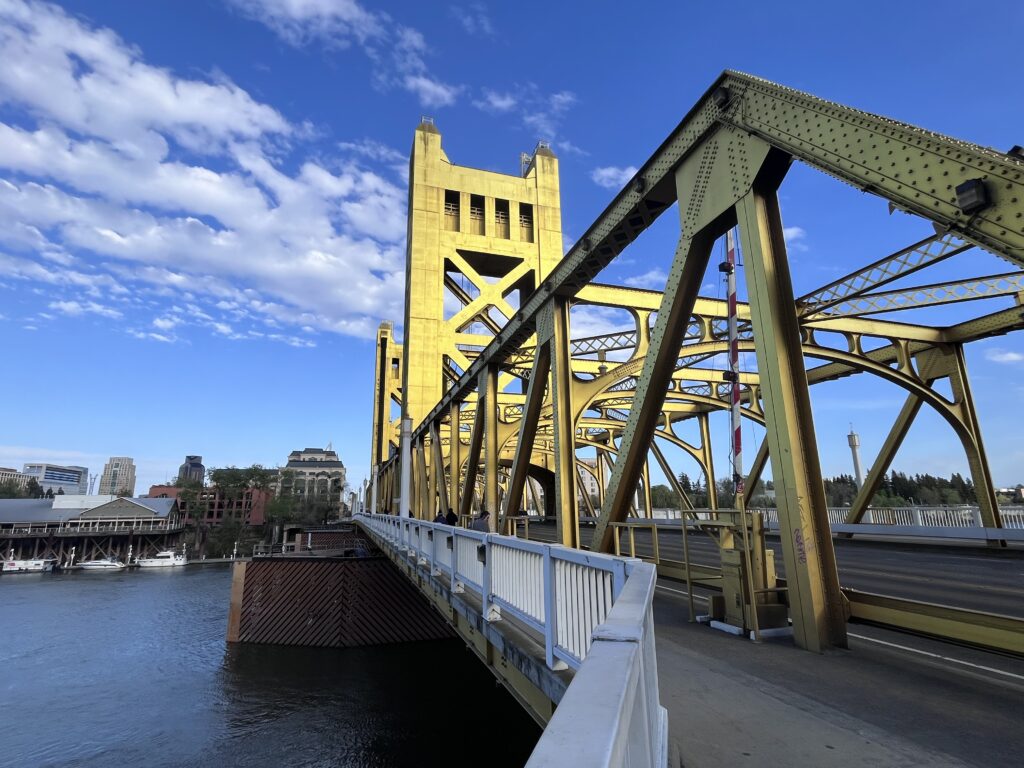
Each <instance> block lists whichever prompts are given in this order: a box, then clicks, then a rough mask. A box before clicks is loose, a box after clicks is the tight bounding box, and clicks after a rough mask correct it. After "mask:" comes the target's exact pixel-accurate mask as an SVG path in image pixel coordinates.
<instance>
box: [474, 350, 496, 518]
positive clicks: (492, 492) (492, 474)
mask: <svg viewBox="0 0 1024 768" xmlns="http://www.w3.org/2000/svg"><path fill="white" fill-rule="evenodd" d="M480 392H481V394H482V395H483V397H482V398H481V399H480V400H478V401H477V406H476V407H477V408H478V409H479V410H482V411H483V413H484V510H485V511H486V512H488V514H489V516H488V518H487V524H488V527H489V528H490V530H491V532H492V533H493V532H494V531H496V530H497V519H498V512H499V510H498V446H499V445H500V443H499V441H498V367H497V366H489V367H488V368H485V369H484V373H483V374H482V375H481V377H480Z"/></svg>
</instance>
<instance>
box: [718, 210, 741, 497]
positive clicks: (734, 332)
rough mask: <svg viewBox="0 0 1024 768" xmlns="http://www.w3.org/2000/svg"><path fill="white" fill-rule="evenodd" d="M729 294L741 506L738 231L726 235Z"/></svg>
mask: <svg viewBox="0 0 1024 768" xmlns="http://www.w3.org/2000/svg"><path fill="white" fill-rule="evenodd" d="M722 271H723V272H725V275H726V291H727V293H728V295H729V375H728V376H727V377H726V379H727V380H728V381H729V382H730V383H731V384H732V392H731V402H732V407H731V409H730V415H731V417H732V419H731V422H732V480H733V483H734V484H735V487H736V499H737V504H740V503H742V499H743V484H744V481H743V432H742V429H741V424H740V339H739V328H738V323H737V316H736V311H737V310H736V237H735V229H730V230H729V231H728V232H726V233H725V264H723V265H722Z"/></svg>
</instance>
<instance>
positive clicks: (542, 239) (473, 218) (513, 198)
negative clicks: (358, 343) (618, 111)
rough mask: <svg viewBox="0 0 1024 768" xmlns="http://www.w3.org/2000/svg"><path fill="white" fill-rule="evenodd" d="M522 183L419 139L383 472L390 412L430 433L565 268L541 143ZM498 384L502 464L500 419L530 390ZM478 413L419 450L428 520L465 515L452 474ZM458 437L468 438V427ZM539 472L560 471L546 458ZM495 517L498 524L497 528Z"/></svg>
mask: <svg viewBox="0 0 1024 768" xmlns="http://www.w3.org/2000/svg"><path fill="white" fill-rule="evenodd" d="M521 171H522V172H521V175H509V174H503V173H496V172H493V171H486V170H480V169H476V168H469V167H466V166H459V165H455V164H454V163H452V162H451V161H450V160H449V159H448V156H447V154H445V151H444V149H443V148H442V145H441V133H440V132H439V131H438V129H437V127H436V126H435V125H434V123H433V121H432V120H430V119H429V118H424V119H423V121H422V122H421V123H420V125H419V126H418V127H417V129H416V132H415V135H414V139H413V147H412V153H411V159H410V166H409V231H408V238H407V241H408V245H407V251H406V291H405V318H404V323H403V343H402V344H401V345H397V344H396V343H395V341H394V338H393V333H392V329H391V327H390V324H387V323H386V324H382V326H381V330H380V331H379V333H378V361H377V368H378V370H377V388H376V396H375V408H374V435H373V446H374V447H373V462H374V463H375V464H379V463H381V462H384V461H386V459H387V458H388V456H389V454H390V453H391V452H392V450H396V449H397V448H398V443H399V425H400V419H397V418H390V417H389V415H388V414H389V412H390V402H389V401H391V400H394V399H400V402H401V406H400V407H401V416H404V417H405V418H409V419H411V420H412V423H413V424H414V425H416V424H419V423H421V422H422V421H423V420H424V418H425V417H426V416H427V415H428V414H429V413H430V412H431V409H433V408H434V407H435V406H436V405H437V403H438V402H439V401H440V400H441V398H442V397H443V395H444V394H445V393H446V392H447V391H448V389H449V388H450V386H451V385H452V383H454V382H456V381H458V379H459V376H461V375H462V374H463V372H465V371H466V370H467V369H468V368H469V367H470V365H471V364H472V362H473V360H475V359H476V357H477V356H478V354H479V353H480V351H482V350H483V349H484V348H485V347H486V346H487V344H488V343H489V342H490V341H491V339H492V338H493V337H494V335H495V334H496V333H497V332H498V331H499V330H500V329H501V327H502V326H504V325H505V324H506V323H507V322H508V321H509V320H511V319H512V317H513V316H514V315H515V313H516V312H517V310H518V309H519V303H520V301H521V300H522V299H525V298H526V297H527V296H528V295H530V294H531V293H532V292H533V290H534V289H535V288H536V287H537V286H538V285H539V284H540V283H541V281H543V279H544V278H545V277H547V275H548V274H549V273H550V272H551V271H552V269H554V267H555V266H556V265H557V264H558V263H559V261H561V259H562V255H563V245H562V222H561V204H560V193H559V178H558V158H557V157H556V156H555V154H554V153H553V152H552V151H551V149H550V147H549V146H548V145H547V144H546V143H544V142H540V143H538V145H537V148H536V149H535V151H534V153H533V154H532V156H530V155H527V156H524V162H523V163H522V169H521ZM385 326H386V327H385ZM386 350H389V351H386ZM396 350H399V351H400V353H401V365H400V377H401V387H400V389H397V388H391V389H389V387H392V386H393V384H394V383H395V381H396V378H395V377H396V375H399V367H397V366H396V364H395V361H396ZM491 375H492V378H493V379H494V382H493V384H494V386H493V387H492V392H494V393H495V398H494V399H495V400H496V404H497V406H498V407H497V408H494V409H490V411H491V412H492V413H493V416H494V417H493V418H492V419H491V423H490V424H488V425H487V426H486V427H485V428H484V430H483V431H484V433H485V434H486V438H485V442H486V443H488V444H490V446H491V447H492V450H491V451H490V452H489V453H488V452H485V454H486V455H487V456H488V460H491V461H495V462H497V461H499V459H498V457H497V454H498V453H500V452H501V449H500V448H498V449H497V450H493V448H495V447H497V446H500V445H501V444H503V443H504V442H505V441H506V439H507V437H508V433H509V432H510V430H508V429H504V428H503V426H502V422H503V419H502V417H501V412H500V409H501V408H502V407H506V406H511V407H519V408H521V407H522V403H523V393H522V385H521V384H520V381H521V379H519V378H517V377H515V376H512V375H511V374H508V373H501V372H499V371H497V370H496V369H495V370H494V371H492V372H491ZM478 410H479V409H478V408H477V398H476V397H475V396H474V397H471V398H469V399H467V400H466V401H465V402H463V403H459V404H455V405H454V406H453V409H452V414H450V415H449V418H448V423H447V429H446V430H444V431H442V432H439V433H438V434H437V435H434V436H433V437H428V438H427V439H426V441H424V440H420V441H418V442H417V443H416V445H415V446H414V448H413V455H414V457H415V458H414V459H413V462H412V484H413V507H414V509H415V511H416V512H417V513H420V512H421V511H422V513H423V514H431V516H432V512H429V510H433V509H434V505H435V499H439V498H440V499H441V501H443V502H444V506H445V508H446V509H447V508H451V507H454V508H456V510H458V509H459V508H460V507H462V503H461V500H460V499H459V498H458V493H457V490H456V489H455V488H454V486H455V485H457V484H456V483H450V482H449V483H447V485H450V486H453V487H452V488H451V489H449V490H447V491H446V481H445V477H444V469H443V467H444V466H447V465H449V464H451V460H450V453H451V446H452V437H451V435H452V432H453V430H452V425H453V424H454V425H458V424H460V422H465V421H470V422H471V421H473V420H474V419H476V418H477V411H478ZM488 427H489V428H488ZM454 432H455V434H459V429H458V427H457V426H456V428H455V429H454ZM463 442H465V443H467V445H468V443H469V442H470V441H469V434H468V432H467V433H466V434H463V435H462V436H461V439H459V440H457V441H456V444H455V448H454V450H455V463H456V464H457V465H459V466H460V467H461V465H462V463H463V462H464V461H465V456H464V455H463V452H462V450H461V449H462V447H463V446H462V443H463ZM509 450H510V449H509ZM491 455H493V458H491ZM460 458H461V461H460ZM537 460H538V462H540V463H541V464H544V463H545V462H547V461H548V459H547V458H546V457H545V456H541V455H538V459H537ZM439 466H440V467H441V468H442V469H441V475H440V476H438V475H437V467H439ZM472 471H474V472H475V469H474V470H472ZM491 488H493V490H491ZM489 490H490V491H491V492H490V493H489V494H488V497H489V498H484V499H481V500H479V503H482V504H483V505H484V506H485V507H488V508H489V511H491V512H492V513H496V512H497V504H498V499H497V498H496V495H495V493H494V491H496V490H497V488H496V487H495V486H493V484H492V485H491V487H489ZM446 493H447V497H446V498H443V497H445V495H446ZM397 495H398V494H397V491H396V492H395V493H394V496H395V497H397ZM382 498H384V499H388V498H391V497H390V496H388V495H386V494H385V495H383V496H382ZM428 499H429V501H428ZM469 503H470V502H469V501H467V502H466V504H467V505H468V504H469ZM428 508H429V510H428ZM467 508H468V506H467ZM495 517H496V514H492V520H493V519H494V518H495Z"/></svg>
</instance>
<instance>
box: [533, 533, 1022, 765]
mask: <svg viewBox="0 0 1024 768" xmlns="http://www.w3.org/2000/svg"><path fill="white" fill-rule="evenodd" d="M592 531H593V529H592V528H584V529H583V530H582V531H581V538H583V540H584V542H586V541H588V540H589V538H590V535H591V533H592ZM553 534H554V530H553V527H552V526H550V525H534V524H531V526H530V538H533V539H547V540H550V539H551V538H552V537H553ZM675 536H676V539H679V535H678V534H676V535H675ZM626 541H627V539H626V537H625V536H623V546H624V547H627V546H628V545H627V544H626ZM636 542H637V549H638V550H639V553H640V554H649V553H650V540H649V534H646V533H641V531H639V530H638V531H637V532H636ZM659 542H660V547H661V553H662V555H663V556H667V557H669V558H672V559H679V560H681V559H682V545H681V541H679V540H675V541H674V540H672V539H671V538H670V536H664V535H663V536H662V537H661V538H659ZM690 544H691V547H690V551H691V556H692V557H693V558H694V561H695V562H700V563H705V564H708V565H711V564H716V561H717V548H716V547H715V545H714V544H713V543H712V542H710V541H708V540H706V538H705V540H704V541H701V540H700V537H698V536H692V537H691V538H690ZM769 545H770V546H772V547H773V548H774V549H776V562H777V564H778V568H779V572H780V575H783V573H782V570H783V569H782V558H781V553H779V552H778V541H777V539H776V540H775V541H770V542H769ZM836 557H837V561H838V564H839V571H840V581H841V582H842V584H843V586H846V587H852V588H856V589H862V590H865V591H871V592H879V593H881V594H887V595H893V596H896V597H906V598H910V599H915V600H927V601H929V602H939V603H946V604H951V605H960V606H964V607H968V608H975V609H979V610H985V611H993V612H998V613H1004V614H1008V615H1012V616H1024V551H1021V550H1019V549H1017V550H1009V551H1008V550H995V549H988V548H974V547H969V548H964V549H959V548H952V547H937V548H930V547H926V546H924V545H920V544H907V543H890V542H877V541H858V540H856V539H854V540H837V541H836ZM706 594H707V593H706V592H701V591H697V593H696V594H695V600H696V601H697V610H698V612H700V611H701V610H702V609H703V608H704V607H705V595H706ZM654 617H655V627H656V643H657V650H658V672H659V674H658V677H659V681H660V695H661V701H662V704H663V705H664V706H665V707H666V708H667V709H668V711H669V731H670V741H671V744H672V760H671V761H670V763H671V765H673V766H680V765H683V766H686V768H724V767H725V766H737V765H740V766H742V765H747V766H776V765H778V766H815V767H817V766H821V767H822V768H846V767H847V766H878V767H880V768H904V767H906V766H942V767H945V766H949V767H953V766H986V767H988V766H1021V765H1024V757H1022V756H1024V729H1022V728H1021V723H1022V717H1024V655H1022V657H1012V656H1008V655H1003V654H997V653H990V652H987V651H983V650H980V649H974V648H965V647H960V646H955V645H951V644H948V643H944V642H941V641H938V640H934V639H929V638H923V637H917V636H914V635H908V634H903V633H899V632H895V631H891V630H887V629H883V628H880V627H873V626H866V625H858V624H851V625H849V649H847V650H833V651H829V652H827V653H825V654H815V653H810V652H807V651H804V650H801V649H798V648H796V647H795V646H794V645H793V643H792V640H791V638H788V637H781V638H774V639H767V640H765V641H764V642H762V643H753V642H751V641H750V640H749V639H747V638H742V637H736V636H733V635H729V634H726V633H723V632H717V631H715V630H712V629H710V628H708V627H707V626H705V625H702V624H697V623H692V622H690V617H689V611H688V605H687V599H686V587H685V584H682V583H679V582H676V581H672V580H670V579H665V578H660V579H659V583H658V586H657V588H656V594H655V599H654ZM1022 652H1024V649H1022Z"/></svg>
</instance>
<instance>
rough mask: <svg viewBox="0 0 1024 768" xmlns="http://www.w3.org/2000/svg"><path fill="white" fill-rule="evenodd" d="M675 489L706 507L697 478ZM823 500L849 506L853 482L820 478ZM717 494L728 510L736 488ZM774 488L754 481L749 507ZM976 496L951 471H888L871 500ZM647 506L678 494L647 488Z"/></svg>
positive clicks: (765, 501)
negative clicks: (940, 474) (945, 474)
mask: <svg viewBox="0 0 1024 768" xmlns="http://www.w3.org/2000/svg"><path fill="white" fill-rule="evenodd" d="M677 480H678V482H679V487H680V488H681V489H682V491H683V492H684V493H685V494H686V495H687V497H688V498H689V499H690V503H691V504H692V505H693V506H694V507H695V508H697V509H704V508H707V507H708V506H709V502H708V489H707V485H706V484H702V483H701V481H700V479H699V478H698V479H691V478H690V477H689V475H687V474H686V473H685V472H682V473H680V475H679V477H678V478H677ZM824 485H825V499H826V501H827V503H828V506H830V507H845V506H850V505H851V504H853V501H854V499H855V498H857V482H856V481H855V480H854V479H853V476H852V475H837V476H835V477H827V478H825V479H824ZM1018 487H1019V486H1018ZM715 489H716V490H717V492H718V504H719V506H721V507H729V506H732V505H733V503H734V496H735V492H736V486H735V484H734V483H733V481H732V478H725V477H723V478H720V479H719V480H718V481H717V482H716V483H715ZM774 490H775V485H774V483H773V482H772V481H771V480H768V481H767V482H761V481H760V480H759V481H758V484H757V486H756V487H755V489H754V493H753V495H752V496H751V502H750V506H751V507H774V506H775V495H774V493H767V491H774ZM977 500H978V497H977V494H976V492H975V489H974V483H973V482H972V481H971V479H970V478H964V477H963V475H961V474H960V473H959V472H954V473H953V474H951V475H950V476H949V478H948V479H946V478H944V477H937V476H935V475H930V474H915V475H908V474H906V473H904V472H896V471H893V472H889V473H888V474H886V475H885V476H883V478H882V482H881V484H880V485H879V488H878V492H877V493H876V494H875V495H874V497H873V498H872V500H871V506H874V507H909V506H914V505H918V506H925V507H931V506H955V505H958V504H975V503H977ZM1011 500H1012V499H1010V498H1009V497H1007V498H1005V499H1004V498H1003V497H1000V501H1006V502H1009V501H1011ZM651 506H653V507H654V508H655V509H678V508H679V507H680V498H679V495H678V494H677V493H676V491H675V490H674V489H673V488H670V487H669V486H667V485H663V484H662V485H654V486H651Z"/></svg>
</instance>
